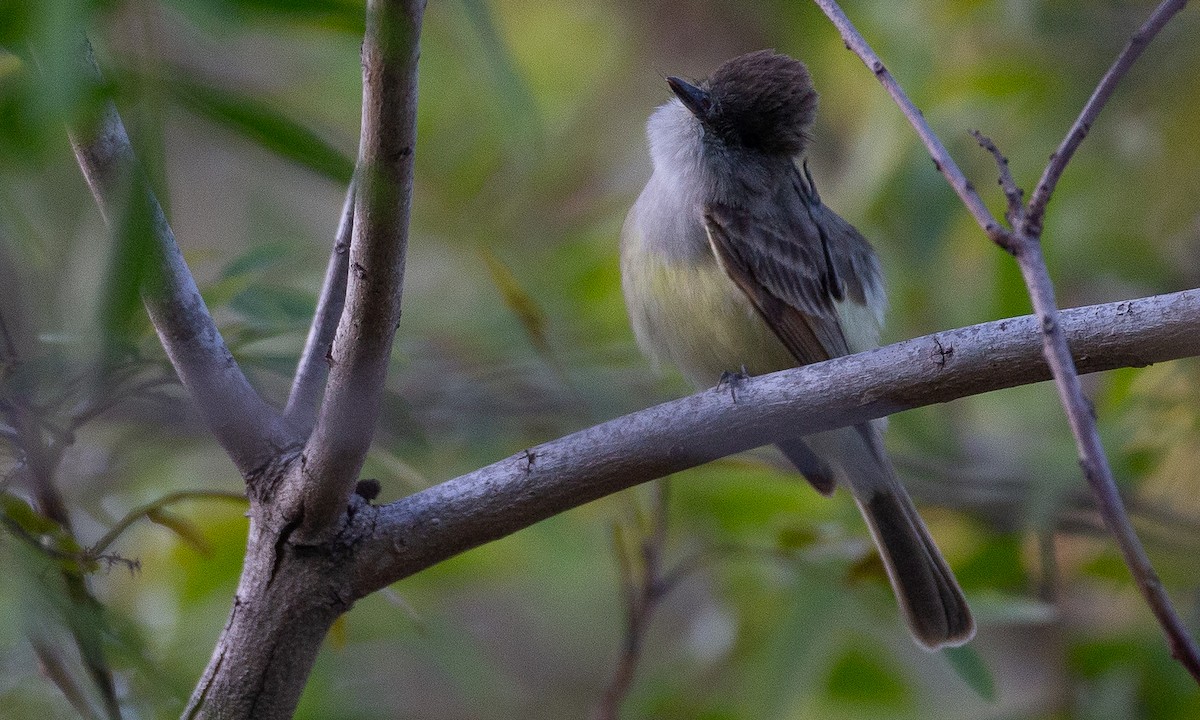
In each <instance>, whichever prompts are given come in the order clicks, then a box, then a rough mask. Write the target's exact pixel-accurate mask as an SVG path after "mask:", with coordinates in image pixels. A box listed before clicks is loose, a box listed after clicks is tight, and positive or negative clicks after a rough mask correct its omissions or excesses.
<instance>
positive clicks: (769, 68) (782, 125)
mask: <svg viewBox="0 0 1200 720" xmlns="http://www.w3.org/2000/svg"><path fill="white" fill-rule="evenodd" d="M667 84H668V85H670V87H671V91H672V92H674V93H675V96H676V97H678V98H679V100H680V101H681V102H682V103H683V104H684V106H685V107H687V109H688V110H689V111H691V113H692V114H693V115H695V116H696V119H697V120H699V121H700V124H701V125H702V126H703V127H704V129H705V132H706V133H711V134H712V135H713V136H714V137H715V138H716V139H717V140H719V141H720V142H722V143H724V144H726V145H728V146H731V147H739V148H744V149H747V150H754V151H759V152H765V153H779V154H786V155H798V154H800V152H801V151H803V150H804V146H805V144H806V143H807V141H808V135H807V130H808V128H809V127H810V126H811V125H812V122H813V116H814V115H815V114H816V111H817V93H816V91H815V90H813V86H812V78H811V77H810V76H809V74H808V68H806V67H804V63H802V62H800V61H799V60H793V59H792V58H790V57H788V56H787V55H780V54H777V53H775V52H774V51H771V50H759V51H758V52H752V53H749V54H746V55H739V56H738V57H735V58H733V59H732V60H729V61H727V62H725V64H723V65H721V66H720V67H719V68H717V69H716V71H715V72H714V73H713V74H712V76H711V77H709V78H708V79H707V80H704V81H702V82H700V83H698V84H696V85H693V84H691V83H688V82H686V81H684V80H681V79H679V78H677V77H669V78H667Z"/></svg>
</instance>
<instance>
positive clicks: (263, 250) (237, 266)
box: [221, 242, 295, 280]
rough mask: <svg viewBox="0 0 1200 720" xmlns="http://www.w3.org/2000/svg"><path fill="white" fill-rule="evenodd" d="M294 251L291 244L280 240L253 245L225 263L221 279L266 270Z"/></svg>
mask: <svg viewBox="0 0 1200 720" xmlns="http://www.w3.org/2000/svg"><path fill="white" fill-rule="evenodd" d="M294 252H295V248H294V247H293V246H291V245H289V244H287V243H282V242H273V243H265V244H263V245H255V246H254V247H252V248H250V249H249V250H247V251H246V252H244V253H242V254H241V255H239V256H238V257H236V258H234V259H233V260H232V261H231V262H230V263H229V264H228V265H226V266H225V269H224V270H222V271H221V279H222V280H230V279H233V278H237V277H241V276H243V275H249V274H251V273H255V272H258V271H260V270H266V269H267V268H269V267H271V266H272V265H275V264H277V263H279V262H280V261H282V260H283V259H284V258H286V257H288V256H289V255H291V254H292V253H294Z"/></svg>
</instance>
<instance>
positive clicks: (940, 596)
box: [806, 424, 975, 650]
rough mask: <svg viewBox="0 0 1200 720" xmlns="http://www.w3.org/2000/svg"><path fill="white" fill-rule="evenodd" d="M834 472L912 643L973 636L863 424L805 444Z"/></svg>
mask: <svg viewBox="0 0 1200 720" xmlns="http://www.w3.org/2000/svg"><path fill="white" fill-rule="evenodd" d="M806 441H807V442H808V444H809V445H810V446H811V447H812V449H813V451H814V452H815V453H816V454H817V455H818V456H819V457H821V458H822V459H824V460H826V461H827V462H829V463H830V464H831V465H834V466H836V469H835V473H836V474H837V475H838V480H839V481H841V482H843V483H845V484H846V486H847V487H848V488H849V490H850V492H851V494H853V496H854V500H855V502H856V503H858V508H859V510H860V511H861V512H862V515H863V518H864V519H865V520H866V521H867V527H869V528H870V530H871V535H872V537H873V538H874V539H875V545H876V546H877V547H878V548H879V555H880V557H881V558H882V559H883V565H884V567H885V568H886V569H887V574H888V578H889V579H890V580H891V583H892V589H893V590H894V591H895V593H896V599H897V600H898V601H899V603H900V608H901V610H903V612H904V617H905V620H907V621H908V626H909V629H910V630H911V631H912V634H913V637H914V638H916V640H917V642H918V643H920V644H921V645H923V646H924V647H926V648H928V649H930V650H936V649H937V648H940V647H944V646H956V645H962V644H963V643H965V642H967V641H968V640H970V639H971V638H972V637H973V636H974V635H975V620H974V619H973V618H972V617H971V609H970V608H969V607H968V606H967V600H966V598H965V597H963V592H962V589H961V588H959V586H958V581H957V580H955V579H954V573H953V572H951V570H950V566H949V565H947V564H946V560H945V559H944V558H943V557H942V553H941V551H940V550H938V547H937V545H936V544H935V543H934V542H933V538H932V537H930V535H929V530H928V529H927V528H926V527H925V523H924V521H922V520H921V516H920V515H918V514H917V509H916V507H915V506H914V505H913V502H912V498H910V497H909V495H908V491H906V490H905V489H904V486H903V485H901V484H900V481H899V480H898V479H897V478H896V471H895V470H894V469H893V468H892V464H891V462H890V461H889V460H888V459H887V456H886V455H885V454H884V451H883V442H882V440H881V438H880V436H879V431H878V430H877V429H876V428H875V427H874V426H873V425H869V424H864V425H858V426H855V427H853V428H843V429H841V430H834V431H831V432H826V433H820V434H819V435H812V436H809V437H808V438H806Z"/></svg>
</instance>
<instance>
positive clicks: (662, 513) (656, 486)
mask: <svg viewBox="0 0 1200 720" xmlns="http://www.w3.org/2000/svg"><path fill="white" fill-rule="evenodd" d="M652 485H653V493H654V499H653V502H652V504H651V510H650V528H649V532H646V533H645V534H644V536H643V537H642V539H641V542H640V543H639V551H640V553H639V554H640V556H641V557H640V560H641V562H640V564H639V566H640V568H641V572H640V573H638V574H636V575H635V574H634V572H633V563H632V562H630V559H629V548H627V547H624V543H620V542H618V543H614V548H613V549H614V552H616V554H617V562H618V564H619V566H620V569H621V588H622V594H623V595H624V598H625V635H624V637H623V639H622V642H621V654H620V656H619V657H618V658H617V664H616V666H615V667H614V668H613V674H612V677H611V678H610V679H609V681H608V685H607V686H606V687H605V688H604V692H603V694H601V696H600V700H599V701H598V702H597V703H596V707H595V708H593V709H592V720H617V718H619V717H620V715H621V705H623V704H624V702H625V698H626V697H627V696H628V695H629V690H630V688H632V687H633V678H634V674H635V673H636V672H637V666H638V663H639V662H640V661H641V659H642V650H643V648H644V647H645V644H646V635H647V634H648V633H649V631H650V621H651V619H652V618H653V616H654V611H655V610H657V609H658V605H659V603H660V602H661V601H662V599H663V598H664V597H666V595H667V593H669V592H670V591H671V587H672V586H671V585H669V584H668V583H667V582H666V573H664V571H663V552H664V550H665V549H666V544H667V497H668V492H669V487H668V480H667V479H666V478H663V479H661V480H659V481H658V482H655V483H652Z"/></svg>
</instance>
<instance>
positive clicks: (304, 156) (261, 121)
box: [165, 71, 354, 184]
mask: <svg viewBox="0 0 1200 720" xmlns="http://www.w3.org/2000/svg"><path fill="white" fill-rule="evenodd" d="M181 72H182V71H177V73H181ZM165 86H166V87H167V88H168V89H169V90H170V91H171V92H172V93H174V97H175V100H176V101H177V102H179V103H180V104H181V105H183V106H184V107H186V108H188V109H189V110H191V111H192V112H194V113H196V114H197V115H200V116H202V117H205V118H208V119H209V120H211V121H213V122H215V123H217V124H218V125H222V126H224V127H227V128H229V129H231V130H233V131H235V132H237V133H240V134H241V135H242V136H243V137H246V138H248V139H249V140H251V141H253V142H255V143H257V144H258V145H261V146H262V147H264V148H266V149H268V150H270V151H272V152H274V153H276V154H278V155H280V156H281V157H284V158H286V159H288V160H291V161H293V162H295V163H297V164H299V165H301V166H302V167H305V168H308V169H309V170H312V171H313V172H315V173H317V174H319V175H323V176H325V177H327V178H329V179H331V180H334V181H336V182H338V183H339V184H346V183H349V182H350V176H351V175H353V174H354V160H353V159H352V158H350V157H349V156H347V155H346V154H345V153H343V152H342V151H341V150H339V149H337V148H336V147H334V146H333V145H332V144H330V143H329V142H327V141H326V140H325V139H324V138H322V137H321V136H320V135H318V134H316V133H315V132H313V131H312V130H309V129H308V128H306V127H304V126H303V125H301V124H300V123H298V122H296V121H295V120H292V119H291V118H289V117H288V116H286V115H284V114H283V113H282V112H280V111H279V110H277V109H276V108H274V107H273V106H271V105H269V104H267V103H264V102H262V101H260V100H258V99H256V98H254V97H251V96H249V95H244V94H241V93H237V92H234V91H232V90H228V89H226V88H218V87H214V86H212V85H208V84H205V83H204V82H203V81H200V80H197V79H195V78H188V77H180V78H178V79H172V80H171V82H168V83H165Z"/></svg>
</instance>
